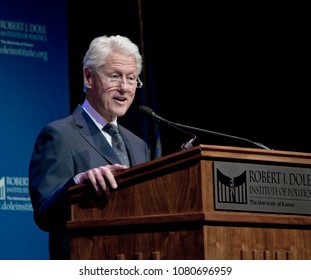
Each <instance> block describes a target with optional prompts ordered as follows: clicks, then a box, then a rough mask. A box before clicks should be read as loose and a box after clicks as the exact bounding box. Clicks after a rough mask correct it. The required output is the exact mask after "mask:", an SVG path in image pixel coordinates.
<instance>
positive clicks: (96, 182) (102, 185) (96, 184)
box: [74, 163, 128, 196]
mask: <svg viewBox="0 0 311 280" xmlns="http://www.w3.org/2000/svg"><path fill="white" fill-rule="evenodd" d="M127 168H128V167H127V166H126V165H121V164H117V163H116V164H113V165H105V166H99V167H96V168H92V169H89V170H87V171H85V172H82V173H79V174H78V175H76V176H75V177H74V181H75V183H76V184H80V183H91V184H92V186H93V188H94V190H95V191H96V193H98V194H99V195H101V194H102V193H103V191H104V193H105V195H106V196H108V195H109V188H112V189H116V188H117V187H118V184H117V182H116V180H115V178H114V175H113V174H112V172H114V171H118V170H124V169H127Z"/></svg>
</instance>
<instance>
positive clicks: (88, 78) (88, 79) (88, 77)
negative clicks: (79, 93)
mask: <svg viewBox="0 0 311 280" xmlns="http://www.w3.org/2000/svg"><path fill="white" fill-rule="evenodd" d="M83 79H84V84H85V86H86V87H87V88H91V87H92V82H93V78H92V73H91V70H90V69H89V68H84V69H83Z"/></svg>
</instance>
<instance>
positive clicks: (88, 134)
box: [73, 106, 120, 164]
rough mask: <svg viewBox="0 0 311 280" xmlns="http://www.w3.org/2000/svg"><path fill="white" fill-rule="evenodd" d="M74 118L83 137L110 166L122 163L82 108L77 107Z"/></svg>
mask: <svg viewBox="0 0 311 280" xmlns="http://www.w3.org/2000/svg"><path fill="white" fill-rule="evenodd" d="M73 116H74V119H75V121H76V125H77V126H78V127H80V134H81V136H82V137H83V138H84V139H85V140H86V141H87V142H88V143H89V144H90V145H91V146H92V147H93V148H94V149H95V150H96V151H97V152H98V153H100V154H101V155H102V156H103V157H104V158H105V159H106V160H107V161H108V162H109V163H110V164H114V163H120V160H119V158H118V156H117V155H116V154H115V152H114V151H113V149H112V148H111V146H110V144H109V143H108V141H107V140H106V138H105V137H104V135H103V134H102V132H101V131H100V130H99V129H98V127H97V126H96V125H95V123H94V122H93V121H92V119H91V118H90V117H89V115H88V114H87V113H86V112H85V111H84V110H83V109H82V108H81V106H79V107H77V109H76V110H75V111H74V112H73Z"/></svg>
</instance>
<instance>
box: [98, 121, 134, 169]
mask: <svg viewBox="0 0 311 280" xmlns="http://www.w3.org/2000/svg"><path fill="white" fill-rule="evenodd" d="M104 131H106V132H107V133H108V134H109V135H110V136H111V144H112V148H113V150H114V151H115V152H116V154H117V155H118V157H119V159H120V160H121V163H122V164H124V165H127V166H130V163H129V159H128V155H127V151H126V148H125V144H124V140H123V138H122V136H121V134H120V133H119V130H118V127H117V126H116V125H114V124H112V123H107V124H106V125H105V127H104Z"/></svg>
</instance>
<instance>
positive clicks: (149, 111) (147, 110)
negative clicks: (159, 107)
mask: <svg viewBox="0 0 311 280" xmlns="http://www.w3.org/2000/svg"><path fill="white" fill-rule="evenodd" d="M139 110H140V111H141V112H143V113H145V114H147V115H150V116H152V117H155V118H157V119H158V120H159V121H163V122H164V123H167V124H168V125H170V126H173V127H175V128H178V129H179V130H181V128H186V129H189V130H194V131H197V132H202V133H207V134H211V135H216V136H220V137H223V138H227V139H232V140H237V141H239V142H242V143H243V142H244V143H247V144H250V145H252V146H253V147H255V148H260V149H265V150H271V149H270V148H269V147H267V146H265V145H263V144H261V143H258V142H254V141H251V140H249V139H246V138H242V137H237V136H234V135H229V134H224V133H220V132H215V131H211V130H206V129H201V128H197V127H193V126H188V125H184V124H179V123H175V122H171V121H168V120H166V119H164V118H162V117H160V116H158V115H157V114H156V113H155V112H153V110H152V109H150V108H148V107H146V106H140V107H139ZM182 131H184V130H182ZM184 132H186V131H184ZM192 135H194V134H192ZM195 137H196V136H195ZM194 139H195V138H194ZM194 139H193V141H194ZM190 141H191V140H190ZM193 141H191V143H192V142H193ZM191 143H190V144H191ZM186 144H187V143H186Z"/></svg>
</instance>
